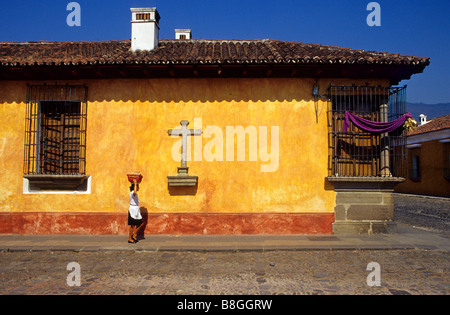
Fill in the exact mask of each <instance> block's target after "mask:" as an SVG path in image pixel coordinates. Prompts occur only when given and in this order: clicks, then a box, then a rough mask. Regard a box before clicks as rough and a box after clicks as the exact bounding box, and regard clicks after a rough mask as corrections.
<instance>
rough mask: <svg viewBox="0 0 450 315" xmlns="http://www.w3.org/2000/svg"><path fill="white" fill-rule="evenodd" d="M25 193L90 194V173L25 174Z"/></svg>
mask: <svg viewBox="0 0 450 315" xmlns="http://www.w3.org/2000/svg"><path fill="white" fill-rule="evenodd" d="M23 193H24V194H90V193H91V176H89V175H24V176H23Z"/></svg>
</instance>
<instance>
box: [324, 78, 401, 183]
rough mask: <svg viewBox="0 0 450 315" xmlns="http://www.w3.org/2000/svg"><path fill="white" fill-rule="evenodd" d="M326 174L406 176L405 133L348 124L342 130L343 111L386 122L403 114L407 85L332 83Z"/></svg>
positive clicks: (398, 130) (399, 130)
mask: <svg viewBox="0 0 450 315" xmlns="http://www.w3.org/2000/svg"><path fill="white" fill-rule="evenodd" d="M328 108H329V110H328V127H329V134H328V143H329V157H328V175H329V176H349V177H375V176H384V177H405V176H406V168H407V167H406V137H405V135H406V132H405V131H404V130H403V128H400V129H397V130H396V131H394V132H391V133H389V134H381V135H380V134H373V133H369V132H366V131H363V130H361V129H359V128H358V127H357V126H355V125H353V124H352V123H351V124H350V129H349V130H348V131H347V132H344V130H343V126H344V120H345V112H346V111H349V112H350V113H352V114H355V115H358V116H360V117H363V118H366V119H369V120H372V121H374V122H389V121H392V120H395V119H397V118H399V117H401V116H402V115H404V114H405V111H406V86H405V87H381V86H356V85H351V86H343V85H331V86H330V88H329V106H328Z"/></svg>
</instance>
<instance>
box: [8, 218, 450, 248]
mask: <svg viewBox="0 0 450 315" xmlns="http://www.w3.org/2000/svg"><path fill="white" fill-rule="evenodd" d="M140 238H141V239H140V241H139V242H138V243H137V244H128V243H127V236H117V235H100V236H98V235H0V251H3V252H20V251H75V252H97V251H106V252H108V251H134V252H136V251H143V252H157V251H234V252H239V251H274V250H293V251H298V250H372V249H378V250H389V249H439V250H444V251H449V250H450V236H449V235H446V234H444V233H436V232H431V231H427V230H423V229H419V228H414V227H411V226H408V225H405V224H399V225H398V232H397V233H396V234H380V235H183V236H176V235H146V236H144V237H142V236H141V237H140Z"/></svg>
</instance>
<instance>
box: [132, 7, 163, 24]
mask: <svg viewBox="0 0 450 315" xmlns="http://www.w3.org/2000/svg"><path fill="white" fill-rule="evenodd" d="M130 11H131V13H136V14H144V13H155V20H156V22H159V20H160V19H161V16H160V15H159V12H158V10H157V9H156V7H147V8H130ZM133 16H134V15H133Z"/></svg>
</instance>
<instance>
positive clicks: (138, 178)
mask: <svg viewBox="0 0 450 315" xmlns="http://www.w3.org/2000/svg"><path fill="white" fill-rule="evenodd" d="M127 177H128V181H129V182H130V183H133V182H134V180H136V181H137V182H138V184H140V183H141V181H142V179H143V178H144V177H143V176H142V175H141V173H129V174H127Z"/></svg>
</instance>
